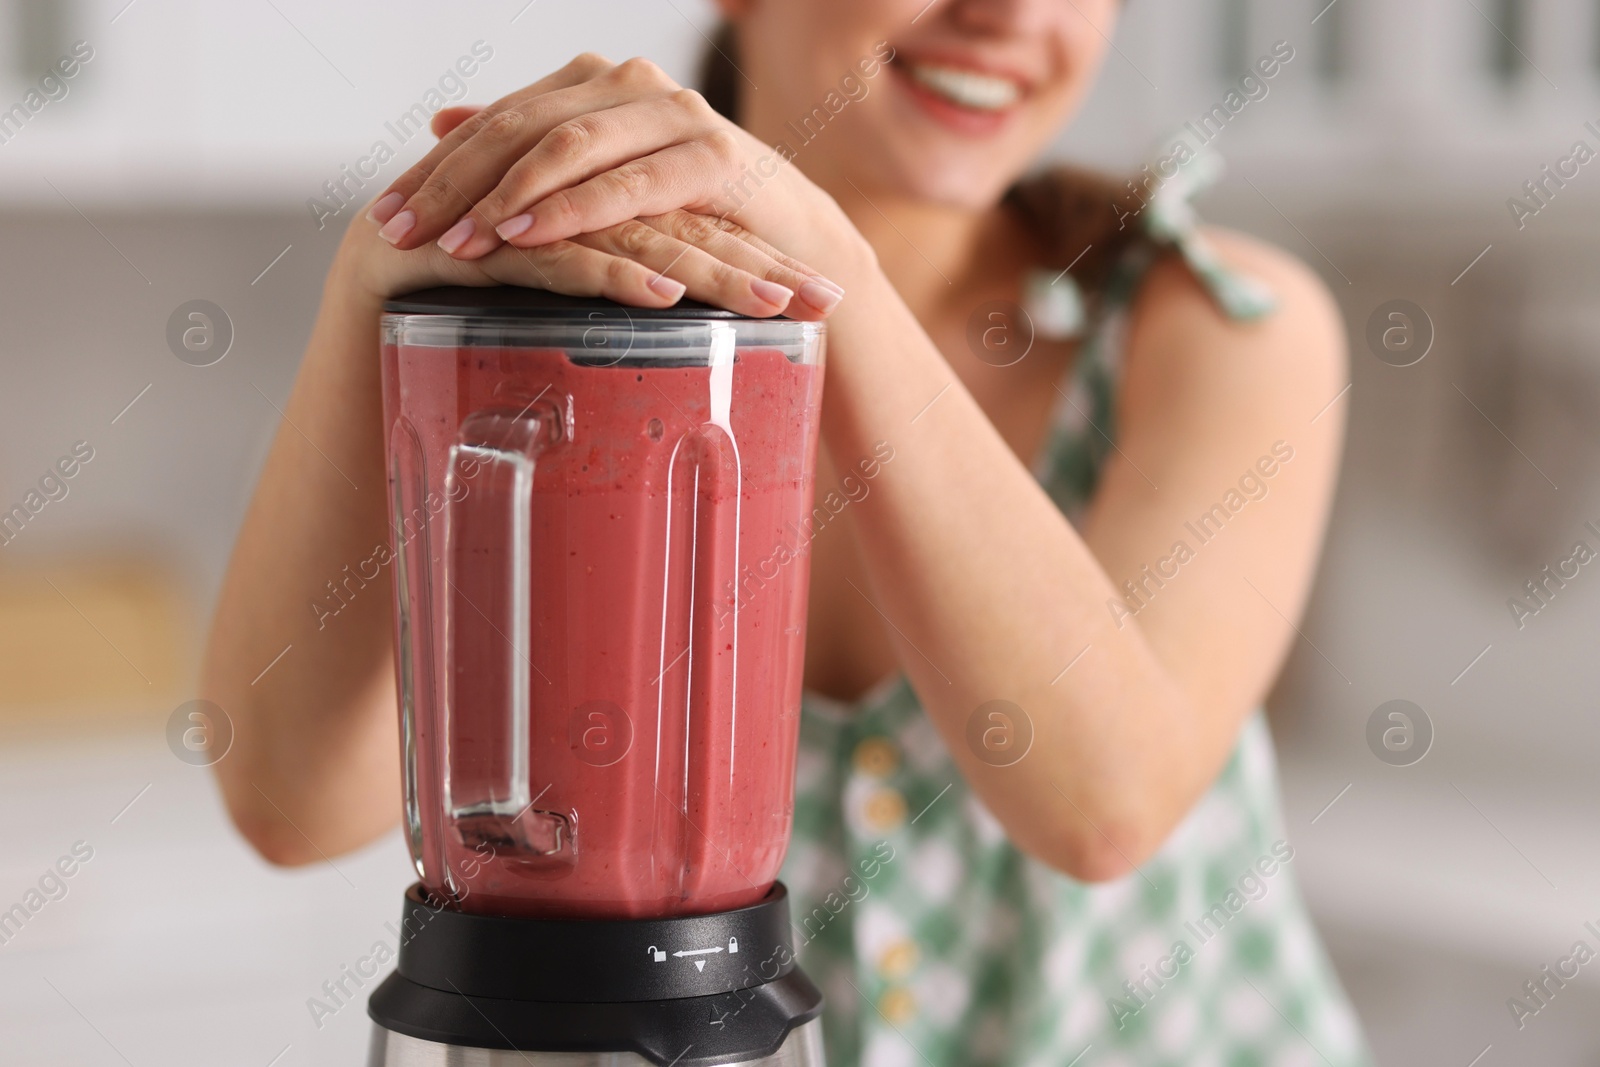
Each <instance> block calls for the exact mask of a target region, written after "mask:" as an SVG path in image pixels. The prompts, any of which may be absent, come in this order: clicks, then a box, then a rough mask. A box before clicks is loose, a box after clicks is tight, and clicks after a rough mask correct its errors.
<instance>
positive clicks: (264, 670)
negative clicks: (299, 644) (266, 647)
mask: <svg viewBox="0 0 1600 1067" xmlns="http://www.w3.org/2000/svg"><path fill="white" fill-rule="evenodd" d="M293 647H294V645H293V644H287V645H284V646H283V651H282V652H279V653H278V654H277V655H276V656H274V657H272V662H271V663H269V664H267V665H266V666H265V667H263V668H262V669H261V673H260V674H258V675H256V681H255V682H251V683H250V684H251V685H255V684H256V682H259V681H261V679H263V678H265V677H266V676H267V672H268V671H270V670H271V669H272V668H274V667H276V666H277V665H278V661H279V660H280V659H282V658H283V657H285V656H287V655H288V654H289V650H290V649H291V648H293Z"/></svg>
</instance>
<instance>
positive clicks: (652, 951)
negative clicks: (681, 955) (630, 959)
mask: <svg viewBox="0 0 1600 1067" xmlns="http://www.w3.org/2000/svg"><path fill="white" fill-rule="evenodd" d="M644 951H645V955H647V956H649V957H650V958H651V959H652V960H654V961H655V962H657V963H666V962H667V954H666V953H665V952H662V951H661V950H660V949H658V948H656V947H655V946H654V945H651V946H650V947H649V948H647V949H645V950H644Z"/></svg>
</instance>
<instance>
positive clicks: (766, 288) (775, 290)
mask: <svg viewBox="0 0 1600 1067" xmlns="http://www.w3.org/2000/svg"><path fill="white" fill-rule="evenodd" d="M750 291H751V292H752V293H754V294H756V296H757V297H759V298H760V299H762V300H764V301H766V302H767V303H769V304H771V305H772V306H773V307H780V308H781V307H788V306H789V301H791V300H793V299H794V290H793V289H786V288H784V287H783V286H781V285H779V284H778V283H777V282H769V281H767V280H766V279H765V278H756V279H755V280H753V281H752V282H751V283H750Z"/></svg>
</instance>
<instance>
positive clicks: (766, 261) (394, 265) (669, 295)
mask: <svg viewBox="0 0 1600 1067" xmlns="http://www.w3.org/2000/svg"><path fill="white" fill-rule="evenodd" d="M477 111H478V109H476V108H449V109H446V110H445V111H441V112H439V114H437V115H435V116H434V120H433V130H434V133H435V134H436V135H437V136H440V137H442V138H446V139H448V138H449V137H450V136H451V131H452V130H455V129H457V128H458V127H459V126H460V125H462V124H463V123H464V122H467V121H470V120H471V118H472V117H473V116H474V115H475V114H476V113H477ZM340 266H341V267H342V268H343V270H342V273H343V276H344V277H345V278H346V279H348V280H350V281H352V282H354V284H356V285H357V286H358V287H359V288H360V289H361V291H362V292H363V293H364V294H365V295H367V296H370V297H376V298H379V299H384V298H388V297H391V296H395V295H397V294H399V293H404V292H410V291H412V290H415V289H420V288H424V287H427V286H430V285H479V286H482V285H497V284H507V285H524V286H529V287H532V288H537V289H547V290H550V291H552V292H558V293H565V294H567V295H569V296H604V297H607V298H609V299H612V300H615V301H617V302H618V303H623V304H629V305H632V306H635V307H666V306H669V305H671V304H673V303H675V302H676V301H677V300H678V298H679V297H682V296H684V295H685V294H687V295H688V296H690V297H692V298H693V299H695V300H700V301H703V302H705V303H708V304H714V305H716V306H718V307H723V308H727V309H728V310H730V311H736V312H739V313H740V314H743V315H752V316H758V317H765V316H770V315H777V314H780V313H784V312H787V313H788V314H789V315H790V317H792V318H801V319H814V318H820V317H821V315H822V314H823V313H822V312H820V311H818V310H817V309H815V308H812V307H809V306H807V305H803V304H797V303H795V301H794V300H793V297H794V293H795V291H796V290H797V289H799V288H800V287H801V286H803V285H805V284H806V283H807V282H808V281H811V280H812V279H814V278H815V277H816V274H815V272H814V271H811V270H810V269H809V268H807V267H805V266H804V265H803V264H800V263H798V262H797V261H795V260H793V259H790V258H789V257H788V256H785V255H783V254H782V253H781V252H778V251H777V250H776V249H774V248H772V247H771V246H769V245H767V244H766V243H765V242H764V241H761V240H760V239H758V238H756V237H755V236H754V235H752V234H750V233H749V232H748V231H746V230H745V229H744V228H743V227H741V226H739V225H737V224H736V223H732V222H727V221H725V220H723V219H719V218H714V217H710V216H706V215H698V214H694V213H692V212H689V211H681V210H680V211H666V212H662V213H660V214H654V215H649V216H646V217H643V218H628V219H625V220H622V221H620V222H618V223H616V224H614V225H610V226H606V227H603V228H601V229H598V230H596V231H594V232H592V233H582V234H576V235H574V236H573V238H572V239H571V240H557V241H552V242H550V243H548V244H541V245H539V246H538V247H535V248H517V247H512V246H509V245H500V246H499V247H498V248H496V249H494V250H492V251H490V252H489V253H488V254H487V255H483V256H481V257H478V258H474V259H471V260H465V259H458V258H452V257H451V256H449V255H448V254H446V253H445V251H444V249H443V248H441V247H440V246H439V245H438V244H430V245H427V246H426V247H421V248H415V249H413V250H411V251H406V252H402V251H399V250H398V249H397V248H395V247H394V246H393V245H391V244H390V243H389V242H387V241H384V240H380V239H379V231H378V226H377V223H376V220H375V219H374V218H373V213H372V212H370V211H369V212H368V213H367V217H366V218H364V219H360V220H358V221H356V222H355V223H354V224H352V226H351V227H350V229H349V231H348V232H347V234H346V236H345V242H344V245H343V246H342V247H341V250H340ZM791 305H793V306H791Z"/></svg>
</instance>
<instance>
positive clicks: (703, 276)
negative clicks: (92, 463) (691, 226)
mask: <svg viewBox="0 0 1600 1067" xmlns="http://www.w3.org/2000/svg"><path fill="white" fill-rule="evenodd" d="M573 240H574V242H575V243H577V244H581V245H584V246H586V247H589V248H594V249H597V250H599V251H602V252H607V253H610V254H611V255H615V256H621V257H623V258H626V259H630V260H633V261H634V262H635V263H641V264H643V265H645V266H646V267H649V268H650V269H652V270H654V271H656V272H657V273H660V274H664V275H666V276H667V277H668V278H670V279H673V280H674V281H678V282H681V283H683V285H684V286H686V287H687V291H688V295H689V296H691V297H693V298H694V299H696V300H700V301H703V302H704V303H707V304H713V305H715V306H717V307H722V308H727V309H728V310H729V311H735V312H738V313H739V314H741V315H752V316H755V317H758V318H760V317H766V316H768V315H777V314H779V313H780V312H782V311H783V310H784V309H785V308H787V307H788V306H789V304H790V302H791V301H792V300H793V298H794V290H792V289H789V288H787V287H786V286H783V285H780V284H778V283H777V282H772V281H768V280H767V279H766V278H765V277H763V276H762V274H761V273H755V272H752V271H750V270H746V269H745V268H744V267H741V266H735V265H733V264H731V263H729V262H727V261H726V260H723V259H719V258H717V257H716V256H714V255H712V254H711V253H709V252H707V251H705V250H704V249H702V248H697V247H696V246H694V245H692V244H690V243H688V242H686V241H682V240H680V239H678V238H676V237H673V236H670V235H669V234H666V233H663V232H662V231H661V230H659V229H657V228H656V227H654V226H651V225H649V224H647V223H644V222H640V221H637V220H630V221H628V222H624V223H621V224H620V225H617V226H610V227H607V228H606V229H604V230H600V231H598V232H596V233H586V234H582V235H580V236H578V237H575V238H573ZM747 262H748V260H747ZM752 265H755V266H757V267H758V269H762V270H763V273H764V269H765V268H767V267H769V266H772V265H774V264H770V261H769V263H768V264H754V263H752Z"/></svg>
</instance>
